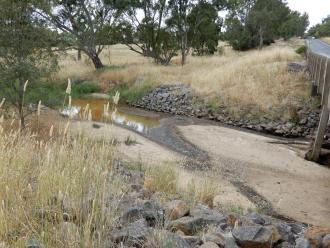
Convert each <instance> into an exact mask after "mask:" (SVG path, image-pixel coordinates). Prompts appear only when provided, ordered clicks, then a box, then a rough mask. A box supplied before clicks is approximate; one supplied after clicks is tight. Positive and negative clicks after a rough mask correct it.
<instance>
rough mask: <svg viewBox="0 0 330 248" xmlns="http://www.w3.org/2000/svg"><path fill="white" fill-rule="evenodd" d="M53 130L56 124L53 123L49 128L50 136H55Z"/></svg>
mask: <svg viewBox="0 0 330 248" xmlns="http://www.w3.org/2000/svg"><path fill="white" fill-rule="evenodd" d="M53 132H54V125H52V126H51V127H50V129H49V137H50V138H51V137H53Z"/></svg>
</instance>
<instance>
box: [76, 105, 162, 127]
mask: <svg viewBox="0 0 330 248" xmlns="http://www.w3.org/2000/svg"><path fill="white" fill-rule="evenodd" d="M108 102H109V101H108V100H103V99H76V100H73V101H72V104H73V106H77V107H80V108H81V109H84V108H85V107H86V105H87V104H89V108H90V109H91V111H92V120H93V121H96V122H102V121H103V112H104V105H107V103H108ZM110 105H111V103H110ZM162 118H165V115H162V114H158V113H153V112H150V113H149V112H147V111H143V110H141V109H137V108H131V107H129V106H127V105H119V106H118V108H117V111H116V112H115V114H114V115H113V122H114V123H115V124H117V125H120V126H124V127H128V128H130V129H133V130H135V131H136V132H139V133H144V134H148V133H149V131H150V129H152V128H156V127H159V126H160V120H161V119H162Z"/></svg>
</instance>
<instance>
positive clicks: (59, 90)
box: [25, 82, 66, 107]
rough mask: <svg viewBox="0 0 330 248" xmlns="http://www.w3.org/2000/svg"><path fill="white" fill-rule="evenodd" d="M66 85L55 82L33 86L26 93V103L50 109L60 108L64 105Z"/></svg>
mask: <svg viewBox="0 0 330 248" xmlns="http://www.w3.org/2000/svg"><path fill="white" fill-rule="evenodd" d="M65 87H66V86H65V85H63V84H58V83H54V82H39V83H35V84H31V85H30V87H29V88H28V89H27V91H26V95H25V102H29V103H38V101H41V102H42V104H44V105H46V106H48V107H58V106H60V105H61V104H62V103H63V99H64V96H65Z"/></svg>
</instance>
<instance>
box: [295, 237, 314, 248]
mask: <svg viewBox="0 0 330 248" xmlns="http://www.w3.org/2000/svg"><path fill="white" fill-rule="evenodd" d="M295 248H312V245H311V243H310V242H309V241H308V240H307V239H304V238H299V239H297V240H296V246H295Z"/></svg>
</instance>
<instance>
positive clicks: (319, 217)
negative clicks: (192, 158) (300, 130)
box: [178, 125, 330, 227]
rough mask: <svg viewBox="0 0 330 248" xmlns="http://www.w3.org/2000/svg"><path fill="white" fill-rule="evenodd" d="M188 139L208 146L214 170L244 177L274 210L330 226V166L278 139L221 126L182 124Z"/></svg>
mask: <svg viewBox="0 0 330 248" xmlns="http://www.w3.org/2000/svg"><path fill="white" fill-rule="evenodd" d="M178 129H179V130H180V132H181V133H182V135H183V136H184V138H185V139H187V140H188V141H189V142H191V143H193V144H195V145H196V146H198V147H199V148H200V149H202V150H204V151H206V152H207V153H208V155H209V156H210V158H211V160H212V164H213V166H214V167H215V168H214V169H215V170H218V172H219V174H221V175H222V176H224V175H225V178H226V179H227V180H230V181H236V182H243V183H246V184H247V185H248V186H250V187H251V188H253V189H254V190H255V191H256V192H257V193H259V194H260V195H262V196H263V197H264V198H265V199H266V200H267V201H269V202H270V203H271V205H272V207H273V208H274V210H275V211H276V212H278V213H280V214H282V215H284V216H289V217H291V218H293V219H296V220H298V221H301V222H305V223H309V224H314V225H321V226H328V227H329V226H330V224H329V223H330V169H328V168H325V167H322V166H320V165H318V164H315V163H312V162H308V161H306V160H304V159H303V158H302V157H301V156H299V151H301V149H304V148H306V146H305V145H304V144H302V146H301V147H300V149H297V147H293V146H289V145H284V144H280V142H279V140H277V139H273V138H269V137H265V136H260V135H256V134H252V133H246V132H242V131H238V130H234V129H229V128H225V127H219V126H203V125H188V126H180V127H178Z"/></svg>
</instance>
